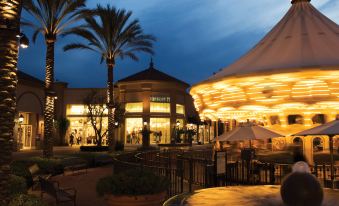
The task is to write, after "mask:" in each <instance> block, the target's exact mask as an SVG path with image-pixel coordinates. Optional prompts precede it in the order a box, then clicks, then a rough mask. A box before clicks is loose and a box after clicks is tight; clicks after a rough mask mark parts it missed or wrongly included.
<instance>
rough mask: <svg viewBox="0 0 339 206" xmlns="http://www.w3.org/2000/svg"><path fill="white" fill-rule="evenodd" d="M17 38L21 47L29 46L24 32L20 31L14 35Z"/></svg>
mask: <svg viewBox="0 0 339 206" xmlns="http://www.w3.org/2000/svg"><path fill="white" fill-rule="evenodd" d="M16 37H17V38H18V40H19V45H20V47H21V48H23V49H27V48H28V47H29V39H28V38H27V36H26V35H25V34H24V33H20V34H18V35H17V36H16Z"/></svg>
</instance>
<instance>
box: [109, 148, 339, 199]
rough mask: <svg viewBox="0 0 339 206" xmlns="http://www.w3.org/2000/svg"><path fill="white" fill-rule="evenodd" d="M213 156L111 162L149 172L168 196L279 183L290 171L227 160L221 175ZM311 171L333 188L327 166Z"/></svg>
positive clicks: (155, 155) (160, 154)
mask: <svg viewBox="0 0 339 206" xmlns="http://www.w3.org/2000/svg"><path fill="white" fill-rule="evenodd" d="M226 155H228V154H227V153H226ZM212 156H213V154H212V152H211V151H208V150H201V151H182V150H166V151H158V150H156V151H147V152H139V153H127V154H123V155H120V156H118V157H116V158H115V159H114V172H124V171H125V170H127V169H136V168H141V169H149V170H151V171H153V172H154V173H155V174H157V175H160V176H166V177H167V178H168V179H169V180H170V181H171V185H170V188H168V196H173V195H176V194H181V193H184V192H192V191H194V190H196V189H202V188H208V187H215V186H228V185H262V184H281V182H282V181H283V178H284V177H285V176H286V175H287V174H289V173H290V172H291V168H292V165H290V164H270V163H260V162H255V161H250V162H247V161H228V160H227V158H226V159H225V160H226V162H227V163H226V164H225V163H223V164H224V167H225V169H224V170H223V171H224V172H222V173H220V172H218V165H217V164H218V161H217V160H216V159H215V156H213V157H214V158H213V159H212ZM215 163H217V164H215ZM311 172H312V174H314V175H315V176H316V177H317V178H319V180H320V182H321V183H322V184H323V186H324V187H331V186H332V181H331V175H330V173H331V172H330V165H315V166H314V167H311ZM334 172H335V174H334V175H335V177H338V176H339V166H336V167H335V170H334Z"/></svg>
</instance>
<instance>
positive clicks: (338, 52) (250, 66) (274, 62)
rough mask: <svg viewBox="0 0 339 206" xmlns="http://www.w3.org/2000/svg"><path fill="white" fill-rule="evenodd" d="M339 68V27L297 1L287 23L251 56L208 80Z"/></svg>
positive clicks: (305, 1) (306, 2) (303, 1)
mask: <svg viewBox="0 0 339 206" xmlns="http://www.w3.org/2000/svg"><path fill="white" fill-rule="evenodd" d="M333 67H338V68H339V26H338V25H337V24H336V23H334V22H333V21H331V20H330V19H329V18H327V17H326V16H324V15H323V14H322V13H320V12H319V11H318V10H317V9H316V8H314V7H313V6H312V4H311V3H310V0H293V1H292V6H291V8H290V9H289V11H288V12H287V14H286V15H285V16H284V17H283V19H282V20H281V21H280V22H279V23H278V24H277V25H276V26H275V27H274V28H273V29H272V30H271V31H270V32H269V33H268V34H267V35H266V36H265V37H264V38H263V39H262V40H261V41H260V42H259V43H258V44H257V45H256V46H255V47H254V48H252V49H251V50H250V51H249V52H248V53H247V54H245V55H244V56H243V57H241V58H240V59H239V60H237V61H236V62H235V63H233V64H231V65H230V66H228V67H226V68H224V69H222V70H221V71H220V72H218V73H216V74H215V75H213V76H212V77H210V78H209V79H208V80H210V81H215V80H218V79H222V78H224V77H228V76H233V75H248V74H252V73H255V74H257V73H261V72H265V73H266V72H273V73H274V72H277V73H282V72H285V71H286V72H287V71H291V70H293V69H301V68H320V69H327V68H333Z"/></svg>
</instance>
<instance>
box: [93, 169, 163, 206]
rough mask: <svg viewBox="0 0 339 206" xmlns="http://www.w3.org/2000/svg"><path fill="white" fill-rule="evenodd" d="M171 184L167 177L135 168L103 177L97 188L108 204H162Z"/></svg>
mask: <svg viewBox="0 0 339 206" xmlns="http://www.w3.org/2000/svg"><path fill="white" fill-rule="evenodd" d="M169 185H170V182H169V181H168V179H167V178H165V177H160V176H156V175H155V174H153V173H152V172H150V171H147V170H141V169H133V170H128V171H125V172H123V173H118V174H114V175H113V176H107V177H104V178H101V179H100V180H99V181H98V183H97V188H96V189H97V193H98V195H99V196H104V198H105V201H106V203H107V205H108V206H121V205H125V206H129V205H130V206H161V205H162V203H163V201H164V200H165V197H166V191H167V189H168V187H169Z"/></svg>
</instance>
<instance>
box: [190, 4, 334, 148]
mask: <svg viewBox="0 0 339 206" xmlns="http://www.w3.org/2000/svg"><path fill="white" fill-rule="evenodd" d="M338 34H339V26H338V25H337V24H336V23H334V22H333V21H331V20H330V19H328V18H327V17H326V16H324V15H323V14H322V13H320V12H319V11H318V10H317V9H316V8H315V7H313V6H312V4H311V3H310V0H294V1H292V6H291V8H290V9H289V11H288V12H287V14H286V15H285V16H284V17H283V18H282V20H281V21H280V22H279V23H278V24H277V25H276V26H275V27H274V28H273V29H272V30H271V31H270V32H269V33H268V34H267V35H266V36H265V37H264V38H263V39H262V40H261V41H260V42H259V43H258V44H257V45H256V46H255V47H254V48H252V49H251V50H250V51H249V52H248V53H246V54H245V55H244V56H243V57H241V58H240V59H239V60H237V61H236V62H235V63H233V64H231V65H230V66H228V67H226V68H225V69H223V70H221V71H219V72H218V73H216V74H214V75H213V76H211V77H210V78H209V79H207V80H206V81H203V82H201V83H199V84H197V85H194V86H193V88H192V89H191V91H190V93H191V95H192V96H193V98H194V100H195V106H196V109H197V110H198V111H199V113H200V116H201V118H202V119H209V120H212V121H217V122H218V121H219V122H222V126H223V127H224V128H226V131H228V130H230V129H232V128H234V127H236V126H237V125H238V124H239V122H246V121H253V122H256V123H257V124H260V125H264V126H266V127H270V128H272V129H274V130H276V131H278V132H280V133H282V134H284V135H286V136H289V137H287V138H284V139H282V140H280V141H276V142H275V144H276V145H275V146H276V147H277V148H279V147H280V148H283V147H284V146H286V144H291V143H299V144H301V145H303V147H304V149H307V148H308V150H312V151H313V150H316V149H317V148H322V149H327V148H328V138H327V137H314V138H304V137H292V136H290V135H292V134H294V133H297V132H299V131H302V130H305V129H308V128H310V127H314V126H317V125H319V124H323V123H325V122H328V121H332V120H335V119H336V118H338V114H339V82H338V78H339V55H338V54H339V35H338ZM338 146H339V141H338V139H336V142H335V147H336V148H338ZM312 148H313V149H312Z"/></svg>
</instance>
